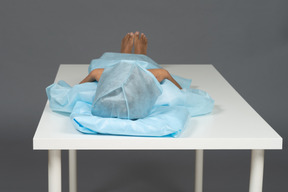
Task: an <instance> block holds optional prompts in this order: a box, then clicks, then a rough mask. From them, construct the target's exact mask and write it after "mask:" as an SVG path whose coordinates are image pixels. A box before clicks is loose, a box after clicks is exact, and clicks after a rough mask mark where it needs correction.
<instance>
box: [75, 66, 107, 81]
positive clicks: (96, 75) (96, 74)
mask: <svg viewBox="0 0 288 192" xmlns="http://www.w3.org/2000/svg"><path fill="white" fill-rule="evenodd" d="M103 71H104V69H102V68H101V69H94V70H93V71H91V72H90V73H89V75H87V76H86V77H85V78H84V79H83V80H82V81H81V82H80V84H81V83H86V82H93V81H99V79H100V77H101V75H102V73H103Z"/></svg>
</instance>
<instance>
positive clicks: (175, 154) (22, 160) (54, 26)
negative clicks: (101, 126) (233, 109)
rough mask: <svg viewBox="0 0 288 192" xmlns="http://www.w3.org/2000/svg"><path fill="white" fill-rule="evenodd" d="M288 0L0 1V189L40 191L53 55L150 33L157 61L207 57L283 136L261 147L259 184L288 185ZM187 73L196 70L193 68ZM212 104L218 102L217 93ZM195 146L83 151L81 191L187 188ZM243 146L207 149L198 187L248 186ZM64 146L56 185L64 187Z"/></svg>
mask: <svg viewBox="0 0 288 192" xmlns="http://www.w3.org/2000/svg"><path fill="white" fill-rule="evenodd" d="M287 7H288V1H286V0H275V1H269V0H255V1H250V0H243V1H237V0H220V1H214V0H207V1H201V0H189V1H164V0H163V1H160V0H159V1H153V0H146V1H145V2H143V1H134V0H122V1H107V0H105V1H104V0H103V1H90V0H87V1H76V0H62V1H58V0H57V1H56V0H51V1H33V0H26V1H14V0H9V1H8V0H7V1H6V0H3V1H0V87H1V89H0V119H1V124H0V127H1V128H0V191H1V192H20V191H21V192H22V191H24V192H25V191H26V192H39V191H41V192H45V191H47V186H48V185H47V152H46V151H33V150H32V149H33V146H32V138H33V135H34V132H35V130H36V127H37V124H38V122H39V119H40V117H41V113H42V111H43V108H44V105H45V102H46V100H47V97H46V94H45V87H47V86H48V85H50V84H51V83H52V82H53V81H54V78H55V75H56V72H57V70H58V67H59V64H61V63H63V64H79V63H83V64H88V63H89V62H90V61H91V59H94V58H97V57H99V56H100V55H101V54H102V53H104V52H106V51H112V52H118V51H119V50H120V42H121V39H122V38H123V36H124V35H125V34H126V33H127V32H131V31H132V32H135V31H136V30H139V31H140V32H144V33H145V34H146V36H147V37H148V55H149V56H150V57H151V58H152V59H154V60H155V61H156V62H158V63H159V64H177V63H179V64H183V63H186V64H189V63H190V64H213V65H214V66H215V67H216V69H217V70H219V72H220V73H221V74H222V75H223V76H224V77H225V79H226V80H227V81H228V82H229V83H230V84H231V85H232V86H233V87H234V88H235V89H236V90H237V91H238V92H239V93H240V95H241V96H242V97H243V98H244V99H245V100H246V101H247V102H248V103H249V104H250V105H251V106H252V107H253V108H254V109H255V110H256V111H257V112H258V113H259V114H260V115H261V116H262V117H263V118H264V119H265V120H266V121H267V122H268V123H269V124H270V125H271V126H272V127H273V128H274V129H275V130H276V131H277V132H278V133H279V134H280V135H281V136H282V137H283V139H284V150H282V151H281V150H278V151H267V152H266V155H265V171H264V185H263V191H264V192H270V191H277V192H286V191H287V189H288V184H287V179H288V167H287V166H288V165H287V162H288V152H287V149H286V138H287V135H288V131H287V127H288V123H287V108H288V102H287V98H288V89H287V87H288V77H287V71H288V65H287V63H288V54H287V53H288V38H287V37H288V36H287V34H288V33H287V29H288V23H287V18H288V12H287ZM192 79H193V77H192ZM216 103H217V101H216ZM194 155H195V154H194V152H193V151H80V152H79V154H78V158H79V161H78V164H79V174H78V178H79V191H87V192H113V191H117V192H119V191H125V192H129V191H133V192H134V191H137V192H139V191H140V192H141V191H145V192H147V191H152V192H153V191H155V192H162V191H163V192H169V191H171V192H177V191H179V192H188V191H193V188H194ZM249 162H250V152H249V151H241V150H240V151H206V152H205V164H204V192H231V191H233V192H243V191H248V183H249V166H250V165H249ZM67 176H68V172H67V152H63V191H64V192H65V191H68V180H67Z"/></svg>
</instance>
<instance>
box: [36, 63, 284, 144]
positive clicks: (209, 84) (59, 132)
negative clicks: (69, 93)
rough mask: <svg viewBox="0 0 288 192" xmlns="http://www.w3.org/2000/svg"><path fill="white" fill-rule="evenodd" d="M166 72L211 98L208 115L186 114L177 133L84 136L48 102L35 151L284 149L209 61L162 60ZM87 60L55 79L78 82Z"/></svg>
mask: <svg viewBox="0 0 288 192" xmlns="http://www.w3.org/2000/svg"><path fill="white" fill-rule="evenodd" d="M162 66H163V67H164V68H165V69H167V70H168V71H169V72H170V73H172V74H175V75H179V76H182V77H186V78H191V79H192V85H191V87H192V88H197V89H202V90H204V91H206V92H208V93H209V95H210V96H211V97H212V98H213V99H214V100H215V107H214V110H213V112H212V113H211V114H208V115H205V116H199V117H193V118H191V119H190V121H189V124H188V126H187V128H186V129H184V130H183V132H182V133H181V135H180V136H179V137H177V138H155V137H129V136H111V135H87V134H82V133H80V132H78V131H77V130H76V129H75V128H74V127H73V125H72V122H71V120H70V119H69V116H64V115H61V114H59V113H55V112H52V111H51V109H50V108H49V105H48V102H47V104H46V106H45V109H44V111H43V114H42V117H41V119H40V122H39V125H38V127H37V130H36V133H35V135H34V138H33V148H34V150H38V149H43V150H50V149H51V150H52V149H76V150H79V149H83V150H84V149H115V150H118V149H136V150H141V149H149V150H155V149H282V138H281V137H280V136H279V135H278V134H277V133H276V132H275V131H274V130H273V129H272V128H271V127H270V126H269V125H268V124H267V123H266V122H265V120H263V119H262V118H261V117H260V115H258V114H257V112H256V111H255V110H254V109H253V108H252V107H251V106H250V105H249V104H248V103H247V102H246V101H245V100H244V99H243V98H242V97H241V96H240V95H239V94H238V93H237V91H235V90H234V88H233V87H232V86H231V85H230V84H229V83H228V82H227V81H226V80H225V79H224V78H223V77H222V76H221V74H220V73H219V72H218V71H217V70H216V69H215V68H214V67H213V65H182V64H173V65H162ZM87 73H88V65H87V64H80V65H67V64H65V65H60V68H59V71H58V74H57V76H56V79H55V82H57V81H58V80H65V81H66V82H67V83H69V84H70V85H75V84H77V83H79V82H80V81H81V80H82V79H83V78H84V77H85V76H86V75H87Z"/></svg>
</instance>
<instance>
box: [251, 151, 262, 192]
mask: <svg viewBox="0 0 288 192" xmlns="http://www.w3.org/2000/svg"><path fill="white" fill-rule="evenodd" d="M263 172H264V150H252V152H251V172H250V186H249V192H262V185H263Z"/></svg>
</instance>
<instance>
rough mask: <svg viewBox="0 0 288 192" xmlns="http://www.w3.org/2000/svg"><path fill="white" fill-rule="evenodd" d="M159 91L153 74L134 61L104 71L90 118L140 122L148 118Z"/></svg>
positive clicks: (120, 63)
mask: <svg viewBox="0 0 288 192" xmlns="http://www.w3.org/2000/svg"><path fill="white" fill-rule="evenodd" d="M161 93H162V88H161V86H160V84H159V82H158V81H157V79H156V78H155V77H154V75H153V74H152V73H150V72H149V71H147V70H146V69H144V68H142V67H141V66H139V65H138V64H137V61H133V60H121V61H120V62H119V63H118V64H116V65H114V66H112V67H106V68H105V70H104V72H103V73H102V75H101V78H100V81H99V83H98V87H97V91H96V96H95V99H94V101H93V105H92V114H93V115H96V116H100V117H114V118H121V119H139V118H144V117H146V116H148V115H149V113H150V111H151V109H152V108H153V106H154V104H155V102H156V100H157V98H158V96H159V95H161Z"/></svg>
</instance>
